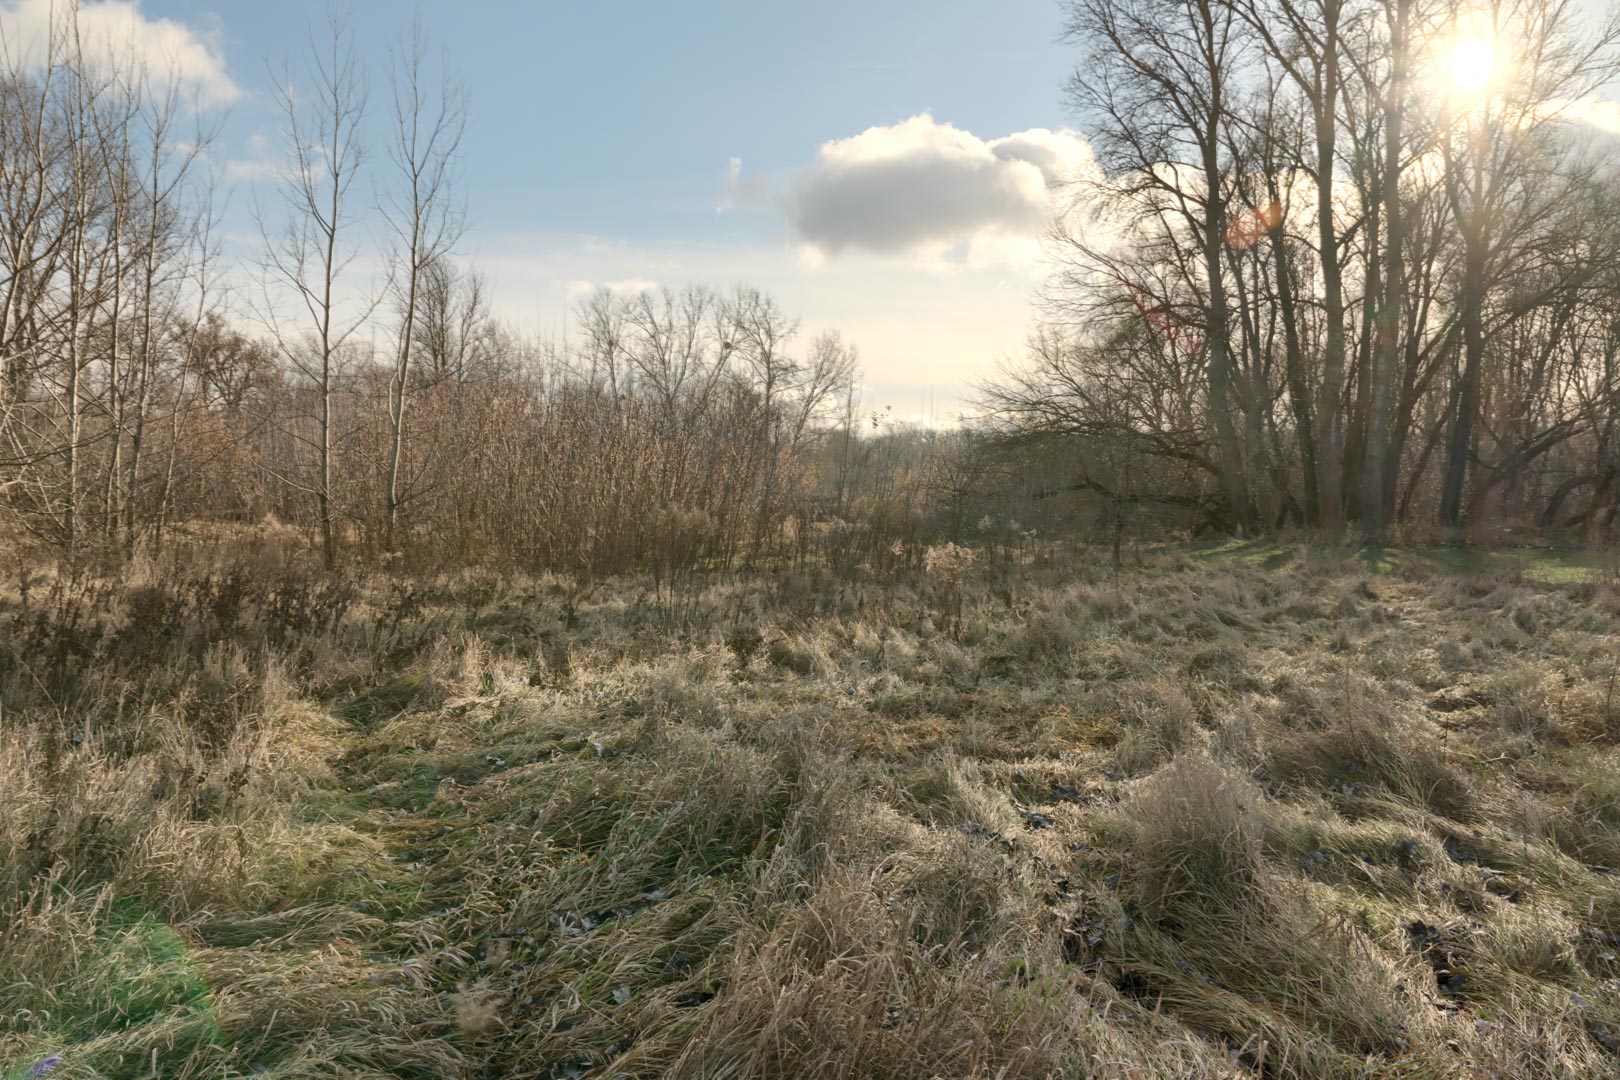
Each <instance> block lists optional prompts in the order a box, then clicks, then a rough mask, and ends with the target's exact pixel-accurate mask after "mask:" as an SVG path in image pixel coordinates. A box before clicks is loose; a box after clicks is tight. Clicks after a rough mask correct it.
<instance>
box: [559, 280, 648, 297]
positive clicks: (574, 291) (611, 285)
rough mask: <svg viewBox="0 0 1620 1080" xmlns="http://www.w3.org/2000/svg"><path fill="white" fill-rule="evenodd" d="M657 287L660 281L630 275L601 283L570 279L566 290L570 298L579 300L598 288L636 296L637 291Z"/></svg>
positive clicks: (615, 293) (614, 293) (645, 290)
mask: <svg viewBox="0 0 1620 1080" xmlns="http://www.w3.org/2000/svg"><path fill="white" fill-rule="evenodd" d="M656 288H658V282H656V281H653V280H651V279H650V278H643V277H630V278H622V279H620V280H618V281H604V282H602V283H601V284H600V285H598V284H597V283H596V282H594V281H583V280H575V281H570V282H569V283H568V285H567V287H566V288H565V289H564V292H565V293H566V294H567V296H568V299H570V300H578V299H580V298H582V297H586V296H589V295H591V294H592V293H594V292H596V291H597V290H598V289H606V290H607V291H608V292H610V293H612V294H613V295H614V296H634V295H636V294H637V293H644V292H652V291H653V290H654V289H656Z"/></svg>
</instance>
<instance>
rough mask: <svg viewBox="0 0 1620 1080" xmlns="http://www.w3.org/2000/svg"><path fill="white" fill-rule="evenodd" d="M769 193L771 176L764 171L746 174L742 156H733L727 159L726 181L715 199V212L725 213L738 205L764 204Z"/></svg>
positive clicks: (753, 205)
mask: <svg viewBox="0 0 1620 1080" xmlns="http://www.w3.org/2000/svg"><path fill="white" fill-rule="evenodd" d="M769 194H770V180H769V178H768V177H766V175H765V174H764V173H755V174H754V175H753V176H744V175H743V163H742V158H740V157H733V158H730V159H728V160H727V161H726V178H725V183H724V185H723V187H722V188H721V191H720V197H719V198H718V199H716V200H715V203H714V212H715V213H716V214H724V213H726V212H727V211H730V210H735V209H736V208H737V207H738V206H744V207H756V206H762V205H764V203H765V201H766V198H767V197H768V195H769Z"/></svg>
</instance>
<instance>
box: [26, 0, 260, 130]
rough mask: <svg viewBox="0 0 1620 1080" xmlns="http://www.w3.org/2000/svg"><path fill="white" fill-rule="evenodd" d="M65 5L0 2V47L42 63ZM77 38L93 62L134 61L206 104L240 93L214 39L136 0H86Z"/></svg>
mask: <svg viewBox="0 0 1620 1080" xmlns="http://www.w3.org/2000/svg"><path fill="white" fill-rule="evenodd" d="M69 11H70V7H69V5H68V3H67V2H66V0H0V45H3V47H4V48H5V50H6V51H7V52H9V53H10V54H12V55H13V56H16V55H21V56H23V57H26V58H27V59H28V60H30V61H31V62H33V63H41V62H43V60H44V55H45V46H46V43H47V42H48V41H49V40H50V36H51V34H50V31H51V25H52V23H53V21H54V22H55V23H56V24H57V25H58V26H59V27H60V26H61V25H62V24H63V22H64V20H65V19H66V18H67V16H68V13H69ZM78 26H79V39H80V41H81V42H82V43H83V44H84V47H85V50H86V52H88V53H89V54H90V56H91V57H92V58H93V59H96V60H98V61H101V62H104V63H112V64H116V65H120V66H125V67H127V66H128V65H129V64H130V62H131V61H134V62H136V63H138V64H140V65H141V66H143V67H145V69H146V71H147V73H148V74H149V76H150V77H151V78H153V79H155V80H160V81H161V80H166V79H168V78H169V77H171V76H173V77H175V78H177V79H179V80H180V82H181V83H183V84H184V85H186V86H188V87H190V88H191V89H193V90H195V91H196V92H197V93H198V95H199V97H200V98H201V99H202V100H203V101H204V102H205V103H207V104H210V105H223V104H226V103H229V102H231V101H234V100H235V99H236V98H238V97H240V96H241V94H242V91H241V88H240V87H238V86H237V85H236V83H235V81H234V80H232V78H231V77H230V75H229V73H227V72H226V70H225V55H224V51H223V49H222V48H221V47H220V43H219V38H218V34H217V33H216V32H215V31H213V30H203V29H198V28H196V27H192V26H187V25H186V24H185V23H182V22H179V21H177V20H174V19H166V18H161V17H151V16H148V15H146V14H144V13H143V12H142V11H141V6H140V3H139V0H86V2H85V3H83V4H82V5H80V7H79V15H78Z"/></svg>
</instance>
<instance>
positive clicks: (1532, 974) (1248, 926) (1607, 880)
mask: <svg viewBox="0 0 1620 1080" xmlns="http://www.w3.org/2000/svg"><path fill="white" fill-rule="evenodd" d="M936 556H937V557H935V558H933V559H930V560H928V564H927V565H924V562H923V560H921V559H918V560H916V563H917V565H916V568H915V569H914V570H907V571H903V572H896V573H894V574H892V575H888V576H885V577H882V578H878V577H874V576H871V575H865V576H859V575H858V576H856V577H853V578H848V577H834V576H832V575H830V574H823V573H797V572H787V571H782V572H771V573H764V574H761V575H759V576H757V577H743V578H736V579H728V580H726V581H715V582H702V581H697V582H689V583H687V584H686V585H684V586H682V587H680V588H676V589H673V590H671V589H669V588H667V587H664V588H660V589H657V590H654V589H653V588H652V587H651V586H650V585H647V584H644V583H641V582H636V581H621V582H617V583H609V584H604V585H599V586H596V587H594V588H581V587H578V586H576V585H575V584H574V583H572V582H569V581H566V580H563V579H556V578H542V579H522V580H520V579H512V578H498V577H495V576H484V575H474V574H467V575H462V576H456V577H445V578H440V579H434V580H414V581H410V580H399V579H393V578H388V577H382V576H376V577H365V578H355V577H348V578H338V579H327V578H321V577H315V576H310V575H309V574H308V573H307V572H305V571H302V570H299V569H296V568H294V567H293V566H292V564H290V563H289V562H288V561H286V560H285V559H282V558H280V557H279V556H277V555H276V553H275V552H274V551H273V550H270V549H266V550H265V551H263V552H261V553H260V554H259V555H258V556H256V557H255V558H253V559H247V560H242V559H239V558H235V557H233V559H232V564H234V565H235V566H236V567H237V568H234V569H233V568H229V567H221V568H218V569H212V570H210V569H209V568H207V567H206V566H202V565H198V564H197V561H196V560H193V563H191V564H188V565H183V566H182V565H176V566H145V567H140V568H137V570H136V571H135V572H134V573H132V574H129V575H121V576H120V577H119V578H118V580H117V581H116V582H114V581H103V580H98V579H95V578H93V577H84V578H78V579H73V578H67V577H63V576H61V575H58V574H54V573H47V572H43V571H39V572H34V573H31V574H25V575H23V576H22V577H21V578H20V579H18V580H17V581H14V582H13V583H12V584H11V585H10V586H9V588H8V589H7V590H6V591H5V592H4V595H3V596H0V807H3V808H4V812H3V813H0V1078H3V1080H22V1078H25V1077H37V1076H43V1075H47V1074H48V1075H50V1076H51V1077H52V1078H53V1080H63V1078H70V1077H71V1078H87V1077H119V1078H125V1077H128V1078H138V1077H164V1078H170V1077H175V1078H203V1077H209V1078H213V1077H254V1076H264V1077H316V1076H319V1077H354V1078H360V1077H391V1076H406V1077H467V1078H472V1077H491V1078H494V1077H533V1078H563V1077H659V1076H674V1077H715V1078H722V1077H724V1078H731V1077H737V1078H741V1077H760V1078H765V1077H803V1078H811V1077H814V1078H822V1077H849V1078H856V1077H885V1078H917V1080H925V1078H934V1077H941V1078H945V1077H948V1078H968V1077H984V1078H991V1077H996V1078H1024V1077H1048V1076H1059V1075H1063V1076H1070V1075H1072V1076H1084V1075H1094V1076H1105V1077H1114V1076H1120V1077H1136V1076H1139V1077H1154V1076H1211V1077H1214V1076H1222V1077H1225V1076H1233V1077H1239V1076H1268V1077H1289V1076H1301V1077H1306V1076H1360V1075H1366V1076H1403V1077H1404V1076H1458V1075H1480V1076H1500V1077H1533V1076H1548V1077H1551V1076H1565V1077H1586V1076H1605V1075H1608V1076H1620V994H1617V992H1616V991H1617V989H1620V750H1617V743H1620V584H1617V582H1616V581H1615V580H1614V578H1613V576H1612V575H1611V574H1609V573H1608V572H1606V571H1605V570H1604V569H1603V567H1602V566H1601V565H1599V564H1598V563H1596V562H1588V561H1584V560H1581V559H1579V558H1574V557H1571V558H1562V557H1551V556H1543V555H1535V554H1529V553H1525V554H1517V555H1515V554H1513V553H1507V554H1503V555H1489V556H1469V555H1459V554H1455V553H1451V552H1445V551H1389V552H1378V553H1375V554H1371V555H1366V554H1361V553H1355V552H1349V551H1320V550H1307V549H1303V548H1292V547H1278V546H1276V545H1269V546H1266V547H1252V546H1241V545H1225V546H1220V547H1209V548H1198V549H1165V550H1154V551H1150V552H1147V553H1145V554H1143V555H1141V556H1139V557H1137V558H1135V559H1131V560H1127V563H1126V565H1125V566H1124V567H1123V568H1122V569H1121V570H1119V571H1117V572H1116V571H1114V570H1113V569H1112V568H1110V567H1109V565H1108V560H1107V555H1106V553H1097V554H1091V553H1086V552H1081V553H1078V554H1064V555H1047V556H1043V557H1041V558H1037V559H1036V560H1034V561H1033V562H1021V563H1018V564H1016V565H1013V564H1003V563H993V564H992V563H990V562H989V561H988V560H987V559H985V558H983V557H981V558H979V559H977V560H971V561H970V560H969V559H968V558H967V557H966V556H965V555H962V554H961V553H958V552H949V551H947V552H937V553H936Z"/></svg>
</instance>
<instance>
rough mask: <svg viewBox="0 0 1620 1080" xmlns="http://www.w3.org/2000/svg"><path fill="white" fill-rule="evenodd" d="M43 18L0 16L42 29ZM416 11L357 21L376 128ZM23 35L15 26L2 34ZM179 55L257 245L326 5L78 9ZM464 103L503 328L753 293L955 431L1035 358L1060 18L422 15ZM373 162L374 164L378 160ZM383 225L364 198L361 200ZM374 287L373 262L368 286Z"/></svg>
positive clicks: (1060, 126) (892, 395)
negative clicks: (280, 140)
mask: <svg viewBox="0 0 1620 1080" xmlns="http://www.w3.org/2000/svg"><path fill="white" fill-rule="evenodd" d="M50 3H51V0H0V16H4V15H7V14H8V13H9V15H10V17H11V18H13V19H14V20H15V19H23V20H27V19H29V18H31V17H32V18H35V19H37V18H39V17H40V12H41V11H42V10H43V9H45V8H46V7H48V5H49V4H50ZM414 8H415V5H413V4H412V3H409V2H408V0H350V2H348V3H340V5H339V9H338V10H339V11H341V12H343V13H345V15H346V17H347V19H348V21H349V24H350V26H351V28H352V29H353V31H354V33H355V36H356V39H357V41H358V42H359V44H360V49H361V54H362V57H363V59H364V61H365V62H366V63H367V65H368V66H369V68H370V69H371V73H372V77H373V83H374V88H373V91H372V99H371V109H372V111H373V113H374V114H375V117H376V119H379V120H380V119H381V117H382V113H383V111H384V109H385V107H386V98H385V95H386V83H385V78H384V75H385V69H386V64H387V56H388V49H389V47H390V46H391V45H393V46H397V44H398V41H399V38H400V35H401V34H403V33H405V32H406V31H407V30H408V28H409V24H410V20H411V18H412V13H413V9H414ZM8 9H9V10H8ZM83 10H84V12H85V13H86V14H90V15H93V16H94V17H95V18H96V19H98V20H101V21H102V22H104V23H106V24H107V25H108V26H109V27H115V28H116V32H117V33H119V34H121V35H123V36H126V37H134V38H136V39H138V40H139V41H140V42H141V43H142V44H143V46H144V47H146V48H147V49H148V51H150V52H153V53H163V54H165V55H175V56H179V57H180V58H181V59H180V62H181V64H182V66H183V67H184V69H185V70H186V72H187V74H188V76H189V77H190V78H191V79H192V80H193V83H194V85H195V86H196V87H197V88H198V90H199V91H200V92H201V93H202V95H203V96H204V98H205V100H206V101H207V103H208V109H209V111H210V113H211V114H212V115H213V116H214V118H215V122H216V123H217V124H218V131H219V134H218V136H217V138H216V140H215V142H214V145H213V148H212V154H213V157H214V160H215V163H216V164H217V165H219V166H220V171H221V173H222V175H223V176H224V177H225V178H226V181H227V187H228V188H229V207H230V209H229V210H228V212H227V214H226V217H225V221H224V227H225V234H226V242H227V245H228V246H229V245H235V246H237V247H239V248H241V249H242V250H243V252H244V253H246V252H247V250H248V249H249V248H251V247H252V245H253V243H254V242H255V240H256V237H257V233H256V230H255V226H254V224H253V216H252V214H253V211H252V207H253V206H254V205H255V202H256V201H257V203H258V204H259V205H264V204H265V201H266V199H267V198H268V197H269V192H268V190H267V189H266V188H265V187H264V185H266V184H267V183H268V182H269V178H270V177H271V176H273V167H272V166H273V163H274V159H275V153H274V139H275V134H276V125H277V114H276V111H275V99H274V95H273V93H272V87H273V76H272V72H273V71H277V72H279V71H280V70H281V68H282V66H283V64H284V63H285V62H286V61H287V60H288V59H289V58H290V59H292V60H294V61H295V62H296V61H297V60H298V59H299V57H300V56H301V55H302V53H303V52H304V51H306V50H307V48H308V42H309V35H310V33H311V31H312V29H313V31H314V32H315V33H316V34H320V33H322V32H323V30H324V27H325V26H326V24H327V20H328V18H329V15H330V12H331V10H332V8H331V5H330V3H329V0H274V2H264V0H84V9H83ZM420 12H421V18H422V22H423V28H424V31H425V36H426V38H427V41H428V42H429V45H430V47H432V48H433V49H434V50H436V53H437V55H436V56H435V59H437V56H438V55H442V57H443V58H444V60H445V62H446V63H447V65H448V68H449V70H450V72H451V74H452V75H453V76H454V77H455V78H457V79H459V80H460V82H461V83H462V84H463V85H464V87H465V89H466V93H467V96H468V99H469V105H470V115H471V126H470V129H469V132H468V135H467V138H466V140H465V142H464V144H463V158H462V171H461V180H462V185H463V192H464V195H465V199H466V202H467V207H468V212H469V225H470V227H469V229H468V232H467V234H466V236H465V238H464V239H463V241H462V242H461V244H460V246H459V249H458V250H459V253H460V255H461V257H462V258H463V259H464V260H466V261H469V262H471V263H473V264H474V265H476V266H477V267H479V268H480V269H481V270H482V271H483V272H484V273H485V274H486V275H487V277H488V279H489V283H490V286H491V290H492V293H493V297H494V301H495V305H496V311H497V314H499V315H500V316H501V317H502V318H504V319H506V320H507V321H509V322H511V323H513V324H515V325H516V326H518V327H519V328H522V329H524V330H528V331H534V332H539V333H543V334H548V335H563V334H567V333H568V332H569V323H570V314H571V309H572V306H573V305H574V304H575V303H576V302H577V300H578V299H579V297H580V295H581V294H582V293H584V292H587V291H588V290H590V289H592V288H595V287H604V286H605V287H610V288H614V289H617V290H620V291H625V290H634V289H638V288H645V287H648V286H650V285H652V284H656V285H657V286H669V287H672V288H680V287H682V286H685V285H688V284H700V285H709V286H713V287H717V288H728V287H730V286H732V285H735V284H739V283H748V284H752V285H757V286H759V287H761V288H764V289H765V290H767V291H768V292H770V293H771V294H773V295H774V296H775V297H776V298H777V300H778V301H779V302H780V303H781V304H782V306H783V307H784V308H785V309H787V310H788V311H790V312H793V313H796V314H798V315H799V316H800V317H801V318H802V319H803V324H804V333H805V337H806V338H808V336H809V335H810V334H811V333H813V332H815V331H819V330H822V329H831V328H836V329H838V330H840V331H841V332H842V333H843V334H844V336H845V337H846V338H847V339H848V340H850V341H852V342H853V343H854V344H855V345H856V346H857V347H858V348H859V349H860V353H861V358H862V368H863V371H864V383H865V394H864V405H865V406H866V407H868V408H871V409H882V408H885V407H888V408H892V409H893V410H894V412H895V413H896V414H898V415H904V416H921V417H932V418H933V419H935V420H937V421H940V422H944V421H947V420H949V419H951V418H953V417H954V416H955V414H956V411H957V410H958V408H959V407H960V406H961V405H962V403H963V402H964V401H965V400H967V399H968V398H969V397H970V396H971V384H972V383H973V381H974V380H976V379H981V378H984V377H987V376H989V375H990V374H992V373H993V372H994V371H995V369H996V367H997V364H998V362H1000V361H1001V360H1003V359H1006V358H1010V357H1013V356H1015V355H1017V354H1018V353H1019V352H1021V350H1022V348H1023V343H1024V340H1025V337H1026V335H1027V333H1028V331H1029V329H1030V327H1031V326H1032V323H1033V317H1034V309H1033V301H1034V299H1035V296H1036V293H1037V290H1038V286H1039V277H1040V275H1039V270H1038V264H1039V259H1038V250H1039V249H1038V240H1039V236H1040V232H1041V228H1042V225H1043V223H1044V221H1045V220H1046V215H1047V210H1048V205H1049V199H1050V197H1051V187H1052V185H1053V183H1055V181H1056V180H1057V178H1058V177H1059V176H1060V175H1062V174H1063V173H1064V172H1066V171H1069V170H1072V169H1073V168H1074V167H1075V166H1076V165H1077V164H1080V165H1083V164H1084V162H1085V161H1086V160H1087V159H1088V157H1089V151H1088V150H1087V149H1086V146H1085V143H1084V142H1083V140H1081V139H1079V138H1078V137H1076V136H1075V135H1073V133H1071V132H1067V131H1066V130H1065V121H1066V115H1065V111H1064V109H1063V107H1062V104H1061V87H1062V83H1063V81H1064V79H1065V78H1066V77H1067V75H1068V74H1069V71H1070V68H1071V66H1072V63H1073V58H1072V54H1071V52H1070V50H1069V49H1067V48H1066V47H1065V46H1063V45H1061V44H1060V43H1059V41H1058V36H1059V32H1060V29H1061V25H1060V10H1059V5H1058V2H1057V0H996V2H994V3H988V2H985V0H930V2H928V3H922V2H917V0H910V2H900V0H830V2H821V3H816V4H788V3H778V2H774V0H771V2H766V0H685V2H682V3H669V2H667V0H665V2H653V0H637V2H627V0H619V2H608V0H456V2H449V0H422V3H421V5H420ZM372 160H373V161H374V162H380V161H381V160H382V153H381V151H380V149H378V150H374V151H373V155H372ZM361 197H362V198H366V199H369V198H370V196H369V193H362V194H361ZM357 265H359V264H357Z"/></svg>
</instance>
